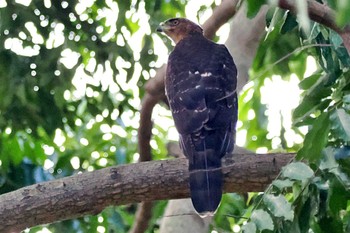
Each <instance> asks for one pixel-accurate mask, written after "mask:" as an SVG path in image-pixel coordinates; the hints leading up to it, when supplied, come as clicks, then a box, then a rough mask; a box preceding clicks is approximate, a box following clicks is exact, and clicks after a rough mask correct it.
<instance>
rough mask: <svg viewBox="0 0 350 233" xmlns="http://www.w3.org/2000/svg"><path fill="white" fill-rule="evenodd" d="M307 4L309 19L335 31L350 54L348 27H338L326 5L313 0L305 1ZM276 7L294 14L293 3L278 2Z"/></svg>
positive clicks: (349, 31)
mask: <svg viewBox="0 0 350 233" xmlns="http://www.w3.org/2000/svg"><path fill="white" fill-rule="evenodd" d="M307 3H308V12H309V17H310V19H311V20H313V21H315V22H317V23H320V24H323V25H324V26H326V27H329V28H330V29H332V30H334V31H336V32H337V33H338V34H339V35H340V36H341V37H342V39H343V43H344V46H345V47H346V49H347V50H348V53H349V54H350V25H347V26H345V27H344V28H340V27H338V26H337V24H336V23H335V12H334V10H332V9H331V8H329V7H328V6H327V5H324V4H321V3H319V2H316V1H314V0H307ZM278 6H279V7H280V8H282V9H285V10H290V11H291V12H293V13H294V14H295V13H296V6H295V1H291V0H279V2H278Z"/></svg>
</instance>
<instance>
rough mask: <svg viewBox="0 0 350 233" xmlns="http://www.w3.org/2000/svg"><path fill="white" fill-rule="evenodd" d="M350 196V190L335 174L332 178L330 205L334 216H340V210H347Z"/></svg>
mask: <svg viewBox="0 0 350 233" xmlns="http://www.w3.org/2000/svg"><path fill="white" fill-rule="evenodd" d="M349 198H350V195H349V190H346V189H345V188H344V185H343V184H342V183H341V182H340V181H339V179H338V178H337V177H335V176H333V177H332V179H330V189H329V199H328V207H329V209H330V210H331V213H332V214H333V215H334V216H338V214H339V211H341V210H346V207H347V202H348V199H349Z"/></svg>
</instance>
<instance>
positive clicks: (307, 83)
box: [299, 73, 321, 90]
mask: <svg viewBox="0 0 350 233" xmlns="http://www.w3.org/2000/svg"><path fill="white" fill-rule="evenodd" d="M320 77H321V73H316V74H312V75H310V76H309V77H306V78H304V79H303V80H302V81H300V83H299V87H300V88H301V89H303V90H307V89H309V88H311V86H313V85H314V84H315V83H316V82H317V80H318V79H319V78H320Z"/></svg>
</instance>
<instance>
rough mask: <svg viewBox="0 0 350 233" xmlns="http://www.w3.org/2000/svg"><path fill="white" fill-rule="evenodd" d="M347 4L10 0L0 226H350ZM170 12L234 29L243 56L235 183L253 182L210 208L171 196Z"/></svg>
mask: <svg viewBox="0 0 350 233" xmlns="http://www.w3.org/2000/svg"><path fill="white" fill-rule="evenodd" d="M342 4H343V5H342ZM267 5H269V6H267ZM268 8H269V9H268ZM349 9H350V2H349V3H348V2H347V1H332V0H324V1H316V0H307V1H305V2H303V3H301V1H296V5H294V3H293V1H286V0H278V1H276V2H275V4H272V3H270V2H269V1H258V0H252V1H247V2H244V1H243V2H242V1H236V0H205V1H197V0H179V1H178V0H156V1H148V0H132V1H114V0H106V1H99V0H79V1H72V0H65V1H54V0H43V1H41V0H13V1H11V0H0V79H1V85H0V174H1V175H0V194H2V195H0V205H5V207H4V206H0V207H1V208H0V210H2V211H3V212H1V214H0V216H5V218H6V219H7V220H8V221H7V220H6V222H5V223H6V224H8V225H5V223H2V222H1V217H0V223H1V224H0V232H19V231H21V230H24V229H25V228H26V227H32V228H30V229H25V230H24V232H26V233H34V232H36V233H38V232H40V233H50V232H101V233H104V232H129V233H141V232H159V233H164V232H170V231H169V228H167V225H168V227H169V226H171V225H169V222H172V221H173V222H176V221H178V222H177V223H176V229H179V231H178V232H180V231H181V232H182V231H183V232H186V230H188V231H191V232H212V233H217V232H241V231H242V230H244V231H246V232H267V231H271V232H272V231H273V232H274V231H276V232H277V231H278V232H292V231H294V230H295V229H297V230H298V232H315V233H316V232H320V229H322V231H324V232H328V231H329V229H335V232H348V231H349V229H350V224H349V221H348V220H349V218H350V214H349V208H350V207H349V201H348V200H349V198H350V194H349V193H350V191H349V187H350V185H349V184H350V181H349V176H350V173H349V170H350V169H349V162H348V161H347V160H346V159H344V158H348V157H349V155H350V149H349V148H350V147H349V146H350V145H349V143H350V81H349V80H350V79H349V73H350V71H349V67H350V57H349V51H350V36H349V35H350V26H349V23H350V16H349ZM174 17H186V18H188V19H190V20H192V21H193V22H195V23H198V24H200V25H201V26H202V28H203V29H204V35H205V36H207V37H208V38H209V39H212V40H214V41H215V42H217V43H220V44H224V43H225V44H226V46H227V48H228V50H229V51H230V53H231V54H232V56H233V58H234V61H235V63H236V65H237V67H238V79H239V80H238V85H237V90H236V91H237V93H238V94H239V98H238V101H239V103H238V106H239V110H238V112H239V116H238V122H237V126H236V130H237V132H236V141H235V144H236V147H235V150H234V152H233V153H236V155H234V156H233V157H230V155H228V156H227V158H226V160H225V161H224V162H223V164H225V167H223V171H224V182H225V185H224V192H232V190H233V191H237V192H241V191H242V190H243V192H244V193H245V194H242V195H240V194H236V193H227V194H225V195H223V199H222V204H221V205H220V207H219V209H218V210H217V212H216V214H215V216H214V217H213V219H212V220H211V221H208V222H205V221H204V220H203V219H200V218H199V220H195V219H196V217H198V216H197V215H196V214H195V213H193V212H191V211H193V210H192V206H190V208H189V209H185V210H181V211H182V212H181V211H180V213H177V212H176V211H178V210H176V208H174V209H171V208H173V207H166V204H167V200H168V199H169V197H173V198H184V197H188V190H187V189H188V183H185V182H188V177H187V176H188V174H187V173H186V172H187V170H186V169H183V167H184V166H187V161H186V160H182V159H181V158H182V157H183V154H182V152H181V149H180V146H179V145H178V141H179V134H178V132H177V130H176V128H175V127H174V120H173V118H172V115H171V112H170V111H169V103H168V101H167V100H166V96H165V91H164V77H165V73H166V67H167V61H168V57H169V54H170V53H171V51H172V50H173V48H174V45H175V43H174V42H173V41H171V40H170V39H169V38H166V37H165V36H164V35H162V34H159V33H157V32H156V28H157V26H158V25H159V23H160V22H164V21H165V20H167V19H169V18H174ZM206 33H208V34H206ZM185 52H186V51H185ZM190 62H191V61H184V62H183V63H184V64H185V65H186V64H189V63H190ZM219 117H220V116H218V118H219ZM188 118H189V119H188V120H189V121H190V120H191V119H190V118H191V116H188ZM181 146H183V145H181ZM242 151H243V152H242ZM248 151H249V152H248ZM249 153H250V154H249ZM251 153H253V154H251ZM255 153H256V154H255ZM261 154H264V155H261ZM264 156H265V157H264ZM151 160H154V161H151ZM292 160H293V161H292ZM145 161H149V162H147V163H144V164H145V165H144V167H143V166H142V164H139V163H140V162H145ZM256 161H258V162H256ZM287 163H288V165H287ZM169 164H173V165H172V166H170V165H169ZM284 165H287V166H286V167H284V168H282V166H284ZM131 166H132V167H131ZM242 167H243V168H245V171H241V170H240V169H242ZM164 168H168V170H166V171H164V170H163V169H164ZM133 169H136V170H135V171H134V170H133ZM172 169H174V170H172ZM106 171H108V172H106ZM105 172H106V173H105ZM159 172H162V173H161V174H159ZM90 173H91V174H90ZM78 174H79V175H78ZM101 174H107V175H104V176H103V177H102V178H101ZM144 174H147V175H144ZM154 174H157V175H158V176H157V178H154V179H153V180H150V177H153V176H152V175H154ZM241 174H245V177H239V176H240V175H241ZM257 174H258V176H256V175H257ZM90 175H91V177H90ZM64 177H68V178H65V179H67V180H63V181H62V178H64ZM89 177H90V178H89ZM135 177H138V178H137V179H136V178H135ZM75 179H76V180H75ZM83 179H88V181H89V182H86V183H82V184H83V185H82V186H79V185H80V183H79V182H80V180H83ZM47 181H50V182H52V183H50V182H47ZM85 181H86V180H85ZM113 182H114V183H113ZM122 182H129V183H122ZM233 183H234V185H232V184H233ZM131 184H134V185H131ZM135 184H136V185H135ZM30 185H37V186H30ZM46 185H48V186H46ZM49 185H52V186H49ZM103 185H104V186H103ZM100 187H103V188H100ZM232 187H233V188H232ZM21 188H23V189H21ZM170 188H172V189H170ZM23 190H24V191H23ZM52 190H54V191H52ZM62 190H63V191H62ZM72 190H74V192H73V191H72ZM105 190H106V192H105ZM169 190H171V191H169ZM71 191H72V192H71ZM251 191H253V192H251ZM10 192H13V195H12V193H10ZM50 192H52V193H56V194H57V195H62V196H59V198H56V196H54V197H52V196H50V198H47V196H45V195H47V193H50ZM79 192H84V193H83V194H84V195H83V196H84V198H81V196H80V195H79V194H80V193H79ZM149 193H151V194H152V195H153V196H148V194H149ZM6 194H11V195H7V196H6ZM26 195H27V196H26ZM4 197H6V198H7V199H6V200H5V201H3V199H1V198H4ZM44 197H45V198H47V199H40V200H39V198H44ZM11 198H14V199H11ZM34 199H36V200H39V201H38V202H35V200H34ZM45 200H50V201H49V202H45ZM87 200H89V202H88V203H86V201H87ZM64 201H68V202H64ZM69 201H71V202H69ZM94 201H96V203H95V202H94ZM17 202H18V203H17ZM20 202H25V205H22V204H23V203H22V204H20ZM39 202H40V203H45V205H43V206H39V207H38V208H37V206H33V207H32V206H31V205H35V204H37V203H39ZM134 202H142V204H140V205H139V206H138V205H137V204H135V203H134ZM170 202H171V201H169V203H170ZM40 203H39V204H40ZM62 203H65V204H66V205H67V206H61V205H63V204H62ZM11 205H12V206H11ZM13 205H14V206H15V207H13ZM8 206H11V210H13V211H8V209H7V208H10V207H8ZM23 206H24V209H21V208H22V207H23ZM107 206H110V207H107ZM169 206H171V205H170V204H169ZM59 207H61V209H59ZM176 207H179V205H176ZM36 208H37V209H36ZM56 208H57V209H56ZM17 210H18V211H21V213H17V212H16V211H17ZM27 210H31V213H29V214H28V213H27V212H26V211H27ZM51 210H54V211H52V212H51ZM60 211H63V212H60ZM10 212H11V213H10ZM62 213H64V214H62ZM11 214H13V215H11ZM21 216H23V218H22V219H21ZM66 219H68V220H66ZM179 219H180V220H181V222H180V223H179ZM52 222H55V223H52ZM41 224H46V225H41ZM36 225H40V226H36ZM197 226H200V227H201V228H200V229H201V230H198V229H199V228H191V227H197ZM4 229H5V230H4ZM182 229H184V230H182ZM297 230H295V231H297Z"/></svg>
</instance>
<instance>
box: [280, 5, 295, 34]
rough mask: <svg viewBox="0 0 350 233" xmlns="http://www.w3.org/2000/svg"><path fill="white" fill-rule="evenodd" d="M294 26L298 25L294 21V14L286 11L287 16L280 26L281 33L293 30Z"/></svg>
mask: <svg viewBox="0 0 350 233" xmlns="http://www.w3.org/2000/svg"><path fill="white" fill-rule="evenodd" d="M296 26H298V22H297V21H296V18H295V16H294V15H293V14H292V13H291V12H290V11H288V13H287V18H286V20H285V21H284V23H283V25H282V28H281V33H282V34H285V33H287V32H289V31H291V30H293V29H294V28H295V27H296Z"/></svg>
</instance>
